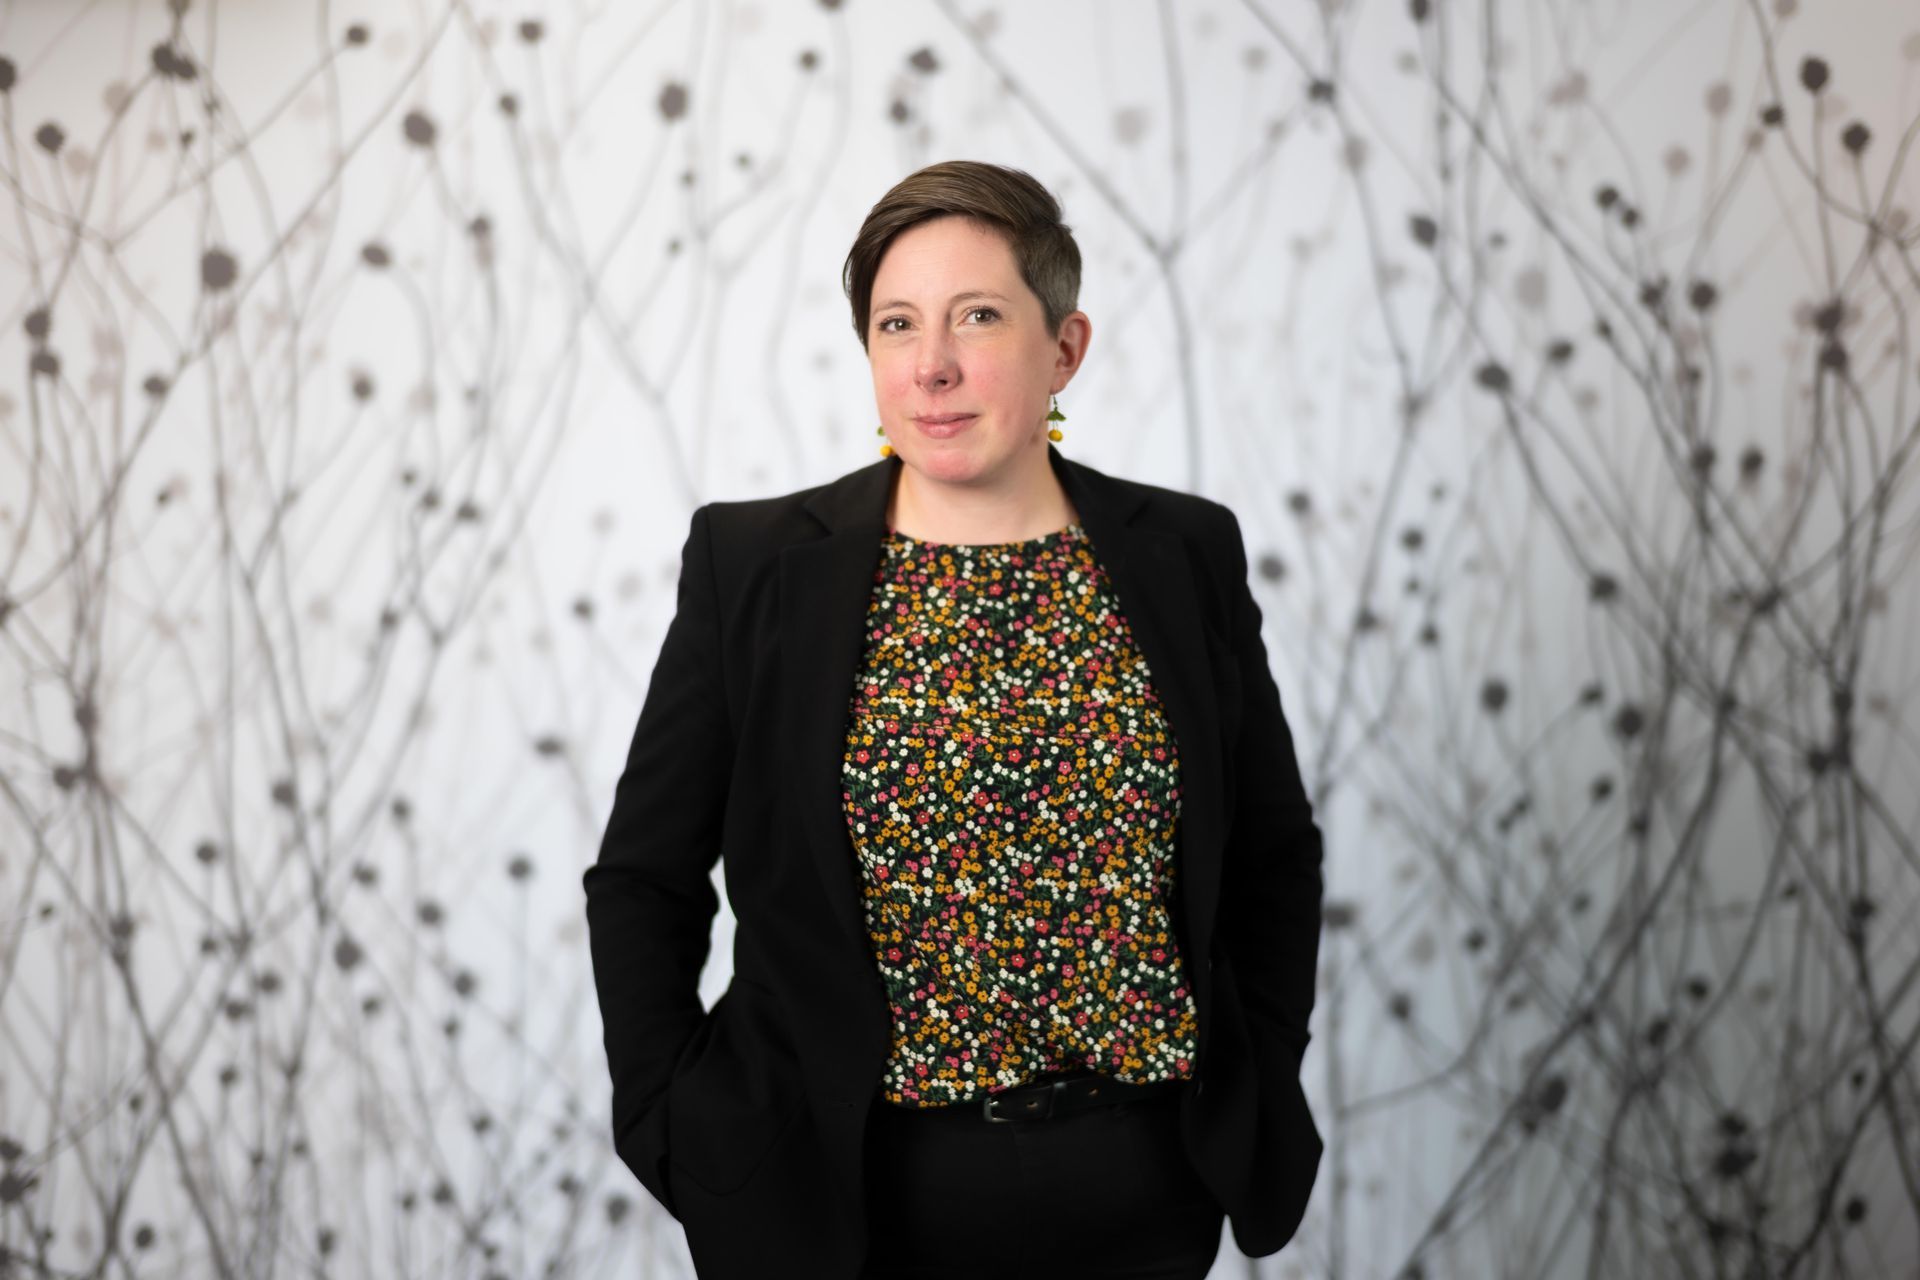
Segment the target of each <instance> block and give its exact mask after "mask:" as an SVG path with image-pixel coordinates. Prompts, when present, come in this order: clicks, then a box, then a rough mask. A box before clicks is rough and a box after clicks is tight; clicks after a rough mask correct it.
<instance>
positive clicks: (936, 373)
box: [913, 333, 960, 390]
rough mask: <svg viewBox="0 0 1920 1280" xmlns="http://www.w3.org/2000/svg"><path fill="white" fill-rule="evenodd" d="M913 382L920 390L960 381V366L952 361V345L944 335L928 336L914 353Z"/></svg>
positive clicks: (955, 361) (954, 360)
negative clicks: (917, 384) (918, 385)
mask: <svg viewBox="0 0 1920 1280" xmlns="http://www.w3.org/2000/svg"><path fill="white" fill-rule="evenodd" d="M913 376H914V381H915V382H917V383H919V384H920V386H921V387H922V388H925V389H929V390H931V389H932V388H935V387H947V386H951V385H953V384H954V383H956V382H958V381H959V380H960V364H959V361H957V360H956V359H954V353H953V344H952V342H951V341H950V340H949V339H948V337H947V335H946V334H944V333H937V334H930V335H929V336H928V337H926V338H925V339H923V340H922V341H921V343H920V349H919V350H918V351H916V352H915V353H914V365H913Z"/></svg>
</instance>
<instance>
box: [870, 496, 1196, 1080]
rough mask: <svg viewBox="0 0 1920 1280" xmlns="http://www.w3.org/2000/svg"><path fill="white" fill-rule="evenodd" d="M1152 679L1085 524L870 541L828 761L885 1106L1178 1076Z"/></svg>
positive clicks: (1187, 1063)
mask: <svg viewBox="0 0 1920 1280" xmlns="http://www.w3.org/2000/svg"><path fill="white" fill-rule="evenodd" d="M1149 677H1150V672H1149V671H1148V668H1147V663H1146V659H1145V658H1144V657H1143V656H1142V655H1141V653H1140V652H1139V650H1138V649H1137V648H1136V647H1135V645H1134V642H1133V636H1132V633H1131V631H1130V629H1129V628H1128V625H1127V621H1126V618H1125V617H1124V615H1123V614H1122V613H1121V610H1120V606H1119V601H1118V600H1117V598H1116V597H1115V594H1114V591H1113V587H1112V583H1111V581H1110V580H1109V579H1108V577H1107V575H1106V573H1105V572H1104V570H1102V568H1101V567H1100V563H1099V561H1098V560H1097V559H1096V558H1095V556H1094V550H1093V546H1092V543H1091V541H1090V539H1089V538H1088V535H1087V532H1086V530H1085V529H1084V528H1083V527H1082V526H1081V525H1079V524H1078V523H1075V524H1070V525H1068V526H1067V527H1066V528H1064V529H1061V530H1057V531H1055V532H1053V533H1050V534H1046V535H1044V536H1042V537H1039V538H1033V539H1028V540H1026V541H1023V542H1007V543H996V544H991V545H963V544H957V543H937V542H923V541H920V540H918V539H915V538H910V537H908V536H906V535H905V534H902V533H899V532H889V533H888V534H887V535H886V536H885V538H884V540H883V544H882V555H881V560H880V565H879V568H878V569H877V570H876V571H875V574H874V581H873V590H872V594H871V596H870V598H869V603H868V608H867V617H866V640H865V648H864V656H863V660H862V663H861V666H860V668H859V671H858V673H857V675H856V678H855V681H854V689H853V692H852V695H851V697H850V698H849V703H848V705H849V716H848V726H847V738H846V755H845V759H844V763H843V767H842V771H841V777H842V782H843V787H844V789H843V799H844V801H845V808H846V816H847V825H848V830H849V832H850V834H851V835H852V838H853V845H854V848H855V851H856V853H857V855H858V858H859V866H860V874H861V879H862V886H863V905H864V909H865V920H866V925H867V933H868V938H869V941H870V942H871V945H872V947H873V952H874V959H875V962H876V963H877V965H878V966H879V971H880V976H881V979H882V982H883V984H884V986H885V988H886V992H887V997H888V1003H889V1006H890V1007H891V1010H892V1014H893V1037H892V1050H891V1052H890V1054H889V1056H888V1060H887V1063H886V1067H885V1070H884V1072H883V1079H882V1081H881V1092H882V1093H883V1095H884V1096H885V1097H886V1098H887V1099H888V1100H889V1101H891V1102H894V1103H898V1104H901V1105H906V1106H921V1107H931V1106H946V1105H951V1104H954V1103H960V1102H967V1101H972V1100H977V1099H978V1098H979V1097H980V1095H981V1094H983V1093H987V1092H996V1093H997V1092H1000V1091H1002V1090H1004V1089H1008V1088H1012V1087H1014V1086H1015V1085H1019V1084H1023V1083H1026V1082H1027V1081H1029V1080H1032V1079H1035V1078H1036V1077H1038V1076H1040V1075H1041V1074H1042V1073H1045V1072H1053V1071H1060V1070H1066V1069H1072V1068H1077V1067H1086V1068H1090V1069H1093V1070H1097V1071H1102V1072H1105V1073H1106V1074H1108V1075H1111V1076H1114V1077H1115V1078H1117V1079H1121V1080H1126V1081H1131V1082H1134V1083H1147V1082H1150V1081H1157V1080H1172V1079H1181V1078H1186V1077H1190V1076H1192V1075H1193V1074H1195V1071H1194V1063H1195V1048H1196V1040H1197V1031H1198V1014H1197V1011H1196V1009H1195V1007H1194V1002H1193V995H1192V991H1191V989H1190V988H1189V986H1188V984H1187V981H1186V976H1185V965H1184V960H1183V957H1182V955H1181V952H1180V947H1179V945H1178V942H1177V939H1176V930H1175V928H1174V926H1173V923H1172V919H1171V916H1170V913H1169V911H1168V907H1167V903H1168V902H1170V901H1171V894H1172V891H1173V886H1174V877H1175V870H1176V867H1175V860H1174V850H1175V848H1176V841H1177V835H1178V826H1179V815H1180V803H1179V801H1180V769H1179V756H1178V753H1177V751H1176V750H1175V743H1174V740H1173V736H1172V734H1171V732H1170V730H1169V729H1168V726H1167V723H1166V720H1165V717H1164V715H1163V714H1162V710H1161V706H1160V702H1159V699H1158V698H1157V697H1156V696H1155V694H1154V691H1153V686H1152V684H1151V682H1150V678H1149Z"/></svg>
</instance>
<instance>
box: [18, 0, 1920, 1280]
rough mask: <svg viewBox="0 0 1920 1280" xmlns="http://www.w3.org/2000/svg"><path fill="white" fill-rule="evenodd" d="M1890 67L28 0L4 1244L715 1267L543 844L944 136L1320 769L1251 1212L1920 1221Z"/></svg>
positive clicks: (1479, 1255) (1594, 1228)
mask: <svg viewBox="0 0 1920 1280" xmlns="http://www.w3.org/2000/svg"><path fill="white" fill-rule="evenodd" d="M1917 132H1920V12H1917V11H1916V10H1915V9H1914V8H1913V7H1912V6H1910V5H1907V4H1895V3H1888V2H1887V0H1798V2H1797V0H1764V3H1763V2H1761V0H1750V2H1749V0H1684V2H1681V3H1666V2H1663V3H1655V2H1653V0H1583V2H1580V3H1575V2H1572V0H1477V2H1475V3H1466V2H1465V0H1318V2H1311V0H1180V2H1179V3H1177V4H1176V3H1173V0H1160V2H1158V3H1155V2H1154V0H1046V2H1039V0H1035V2H1025V0H1023V2H1022V3H1017V4H1016V3H1011V2H1009V0H999V2H997V3H994V2H990V0H965V2H964V3H960V2H956V0H901V2H899V3H888V4H880V3H876V2H875V0H845V2H840V0H833V2H827V0H760V2H759V3H745V2H737V0H712V2H708V0H640V2H637V3H630V4H605V3H601V4H595V3H588V2H586V0H574V2H573V3H564V4H563V3H549V4H538V3H534V2H533V0H521V2H520V3H519V4H518V5H508V4H503V3H496V2H494V0H406V2H404V3H395V2H388V3H379V4H376V3H372V2H371V0H225V2H222V3H211V2H208V0H173V2H172V3H161V2H159V0H123V2H121V3H115V4H107V3H97V2H95V3H83V2H81V0H65V2H61V3H56V2H55V0H0V170H3V171H4V180H5V181H4V191H0V311H4V315H3V316H0V369H4V370H5V371H6V372H5V373H4V375H0V907H4V911H3V913H0V1250H4V1252H3V1253H0V1275H21V1276H28V1275H33V1276H51V1275H62V1276H65V1275H76V1276H79V1275H87V1276H97V1275H115V1276H134V1275H138V1276H156V1277H157V1276H190V1277H210V1276H211V1277H242V1276H246V1277H251V1276H267V1275H285V1276H293V1275H302V1276H322V1275H326V1276H342V1277H355V1276H369V1277H371V1276H390V1277H403V1276H404V1277H422V1278H425V1277H442V1276H483V1277H495V1276H499V1277H519V1276H534V1275H541V1276H566V1277H611V1276H623V1277H625V1276H648V1275H653V1276H674V1275H686V1274H690V1271H689V1268H688V1267H687V1264H686V1257H685V1246H684V1241H683V1239H682V1238H681V1237H680V1235H679V1231H678V1228H677V1226H676V1224H674V1222H673V1221H672V1220H671V1219H670V1218H669V1217H667V1216H666V1215H665V1213H664V1212H663V1211H661V1210H660V1209H659V1207H658V1206H657V1205H656V1204H654V1203H653V1201H652V1200H651V1199H650V1198H649V1197H648V1196H647V1195H646V1194H645V1192H644V1191H642V1190H641V1189H640V1187H639V1185H638V1184H637V1183H636V1182H635V1181H634V1180H633V1178H632V1177H631V1175H630V1174H629V1173H628V1171H627V1170H626V1169H625V1167H624V1166H623V1165H621V1164H620V1162H619V1161H618V1160H617V1159H616V1158H615V1157H614V1155H613V1152H612V1149H611V1145H610V1138H611V1134H610V1131H609V1122H608V1118H607V1106H608V1088H609V1086H608V1080H607V1075H606V1064H605V1059H604V1056H603V1053H602V1050H601V1046H600V1024H599V1018H598V1013H597V1009H596V1006H595V1001H594V996H593V988H592V983H591V975H590V970H589V964H588V956H587V948H586V938H585V921H584V914H583V910H584V904H583V899H582V894H581V888H580V873H581V871H582V870H584V868H585V867H586V866H587V865H588V864H589V863H590V862H591V861H592V859H593V857H594V854H595V851H596V847H597V843H598V840H599V836H600V832H601V828H602V826H603V824H604V822H605V818H606V814H607V811H608V809H609V806H610V804H611V799H612V788H613V783H614V780H615V779H616V777H617V776H618V773H619V770H620V768H621V765H622V762H623V760H624V757H625V751H626V747H627V741H628V737H629V735H630V734H631V731H632V727H633V722H634V718H635V716H636V714H637V712H638V709H639V706H640V702H641V698H642V696H643V694H644V692H645V689H646V682H647V678H648V675H649V673H650V671H651V668H652V662H653V657H654V654H655V652H656V651H657V648H658V645H659V641H660V638H661V635H662V633H663V631H664V628H665V626H666V623H667V621H668V618H669V617H670V614H671V611H672V607H673V602H674V585H675V579H676V576H677V571H678V553H679V547H680V542H681V540H682V538H683V537H684V534H685V527H686V520H687V516H688V513H689V512H690V510H691V509H692V507H693V506H695V505H697V504H698V503H700V502H704V501H707V500H711V499H721V498H742V497H753V496H761V495H768V494H774V493H781V492H786V491H789V490H793V489H797V488H800V487H803V486H807V485H811V484H816V483H819V482H821V481H824V480H827V479H830V478H832V477H834V476H837V475H839V474H842V473H843V472H846V471H848V470H851V469H853V468H855V467H858V466H861V465H864V464H865V463H867V462H870V461H872V460H873V459H875V458H876V457H878V454H877V452H876V448H877V444H878V438H877V437H876V436H875V435H874V423H875V420H876V419H875V415H874V411H873V396H872V388H871V383H870V380H869V377H868V372H867V368H866V364H865V359H864V356H863V354H862V352H861V349H860V347H859V344H858V342H857V340H856V338H855V336H854V334H853V333H852V331H851V320H850V318H849V311H848V308H847V305H846V301H845V299H844V297H843V296H842V294H841V292H840V286H839V270H840V266H841V262H842V260H843V258H844V256H845V254H846V251H847V248H848V246H849V244H850V243H851V241H852V238H853V235H854V233H855V230H856V228H857V227H858V225H859V222H860V219H861V218H862V216H863V215H864V214H865V212H866V210H867V208H868V207H869V206H870V205H871V204H872V203H873V202H874V201H875V200H877V199H878V198H879V197H880V195H881V194H882V193H883V192H884V191H885V190H886V188H887V187H888V186H890V185H891V184H892V183H893V182H894V181H896V180H897V179H898V178H900V177H902V176H904V175H905V174H906V173H908V172H910V171H911V170H913V169H914V168H917V167H918V166H920V165H922V164H925V163H929V162H931V161H934V160H940V159H946V158H954V157H966V158H975V159H984V160H992V161H996V162H1000V163H1004V164H1011V165H1014V166H1017V167H1020V168H1023V169H1025V170H1027V171H1029V172H1031V173H1032V174H1034V176H1036V177H1037V178H1039V179H1040V180H1041V181H1042V182H1044V183H1046V184H1047V185H1048V186H1049V187H1050V188H1051V189H1053V190H1054V191H1055V192H1056V193H1057V194H1058V195H1059V196H1060V197H1061V199H1062V201H1063V203H1064V205H1065V209H1066V218H1067V221H1068V222H1069V223H1070V224H1071V226H1072V227H1073V228H1074V231H1075V233H1076V235H1077V236H1078V238H1079V242H1080V245H1081V248H1082V251H1083V253H1084V255H1085V277H1084V286H1083V290H1082V295H1081V305H1082V307H1083V308H1084V309H1085V310H1086V311H1087V312H1088V313H1089V314H1090V315H1091V317H1092V319H1093V341H1092V345H1091V349H1090V352H1089V355H1088V360H1087V363H1086V365H1085V367H1084V369H1083V370H1082V372H1081V373H1080V374H1079V376H1078V377H1077V378H1076V379H1075V380H1074V382H1073V384H1072V386H1071V387H1069V388H1068V389H1067V391H1066V392H1064V393H1063V394H1062V395H1061V397H1060V405H1061V408H1062V410H1063V411H1064V412H1065V413H1066V414H1067V415H1068V421H1067V422H1066V423H1065V424H1064V427H1065V431H1066V438H1065V440H1064V441H1063V442H1062V443H1061V445H1060V448H1061V449H1062V450H1063V451H1064V452H1066V453H1067V454H1069V455H1072V456H1074V457H1078V458H1081V459H1083V460H1085V461H1087V462H1089V463H1091V464H1093V465H1095V466H1097V467H1099V468H1101V469H1103V470H1107V471H1109V472H1112V473H1114V474H1117V475H1122V476H1127V477H1131V478H1136V479H1142V480H1149V481H1153V482H1156V483H1161V484H1169V485H1172V486H1175V487H1178V488H1183V489H1188V490H1191V491H1194V492H1199V493H1204V494H1206V495H1208V496H1210V497H1213V498H1216V499H1218V500H1220V501H1222V502H1225V503H1227V504H1228V505H1230V506H1231V507H1233V509H1234V510H1235V511H1236V512H1237V513H1238V515H1239V517H1240V520H1241V522H1242V525H1243V527H1244V528H1245V530H1246V533H1247V537H1248V539H1249V541H1250V543H1251V544H1252V545H1251V548H1250V550H1251V551H1252V553H1253V559H1254V566H1253V567H1254V573H1255V575H1256V577H1255V582H1254V589H1255V592H1256V595H1257V597H1258V599H1259V600H1260V602H1261V604H1262V607H1263V610H1264V612H1265V626H1266V638H1267V644H1268V647H1269V649H1270V652H1271V654H1272V657H1273V662H1274V675H1275V678H1276V679H1277V681H1278V682H1279V685H1280V688H1281V691H1282V694H1283V698H1284V701H1285V705H1286V707H1287V710H1288V715H1289V717H1290V719H1291V721H1292V724H1293V728H1294V732H1295V736H1296V743H1297V746H1298V748H1299V752H1300V762H1301V766H1302V769H1303V771H1304V773H1305V775H1306V777H1307V781H1308V785H1309V787H1310V789H1311V791H1312V793H1313V795H1314V796H1315V798H1316V800H1317V802H1318V805H1319V815H1320V820H1321V823H1322V826H1323V828H1324V830H1325V832H1326V835H1327V879H1328V899H1327V904H1326V913H1327V920H1326V934H1325V936H1324V939H1323V943H1322V951H1321V955H1322V967H1321V980H1322V995H1321V999H1320V1004H1319V1006H1318V1008H1317V1009H1316V1011H1315V1022H1314V1031H1315V1040H1314V1044H1313V1046H1312V1048H1311V1050H1310V1051H1309V1053H1308V1055H1307V1059H1306V1064H1305V1079H1306V1085H1307V1092H1308V1096H1309V1098H1310V1099H1311V1100H1312V1101H1313V1103H1314V1106H1315V1110H1316V1113H1317V1115H1318V1117H1319V1120H1320V1125H1321V1128H1322V1130H1323V1132H1324V1133H1325V1134H1326V1136H1327V1142H1328V1146H1327V1152H1326V1156H1325V1159H1324V1161H1323V1163H1322V1165H1321V1175H1320V1180H1319V1183H1318V1184H1317V1186H1316V1188H1315V1193H1314V1200H1313V1204H1312V1206H1311V1209H1310V1211H1309V1213H1308V1217H1307V1220H1306V1222H1305V1224H1304V1226H1303V1227H1302V1229H1301V1232H1300V1234H1299V1236H1298V1237H1296V1239H1295V1241H1294V1242H1293V1243H1292V1244H1291V1245H1290V1246H1289V1247H1288V1248H1287V1249H1286V1250H1285V1251H1283V1252H1282V1253H1281V1254H1279V1255H1277V1256H1275V1257H1270V1258H1266V1259H1261V1260H1259V1262H1258V1263H1255V1262H1253V1261H1250V1260H1246V1259H1242V1258H1240V1257H1239V1255H1238V1253H1237V1250H1235V1248H1234V1246H1233V1244H1232V1241H1231V1238H1230V1237H1229V1238H1228V1239H1227V1240H1226V1241H1225V1242H1224V1243H1223V1246H1222V1253H1221V1257H1220V1259H1219V1262H1218V1264H1217V1266H1216V1268H1215V1271H1214V1274H1215V1275H1216V1276H1236V1277H1238V1276H1263V1277H1309V1276H1311V1277H1322V1276H1325V1277H1390V1276H1406V1277H1423V1278H1428V1277H1431V1278H1438V1277H1454V1276H1461V1277H1493V1276H1499V1277H1563V1276H1564V1277H1613V1276H1618V1277H1634V1278H1636V1280H1638V1278H1642V1277H1666V1276H1674V1277H1748V1276H1776V1275H1777V1276H1800V1277H1887V1276H1910V1275H1914V1274H1916V1273H1920V1227H1917V1226H1916V1223H1917V1222H1920V1123H1917V1120H1920V1115H1917V1114H1916V1113H1917V1110H1920V1070H1917V1069H1916V1064H1915V1061H1914V1050H1915V1042H1916V1038H1917V1037H1920V989H1917V988H1920V930H1917V929H1916V927H1915V923H1916V920H1915V912H1916V893H1917V891H1920V847H1917V846H1920V737H1917V736H1916V729H1917V727H1920V726H1917V724H1916V712H1917V711H1920V707H1917V706H1916V689H1917V687H1920V683H1917V682H1920V644H1916V642H1915V640H1914V636H1915V634H1916V623H1917V622H1920V617H1916V612H1917V611H1920V593H1916V592H1915V591H1914V589H1913V588H1914V586H1915V577H1916V569H1915V564H1914V559H1915V554H1916V551H1920V525H1917V524H1916V520H1917V519H1920V502H1917V501H1916V493H1917V490H1916V483H1915V475H1914V472H1915V456H1914V455H1915V445H1916V441H1917V440H1920V416H1917V415H1920V396H1917V395H1916V394H1915V393H1916V392H1920V350H1916V345H1917V343H1920V338H1916V335H1915V333H1914V331H1913V325H1914V322H1915V320H1916V302H1917V301H1920V255H1917V254H1916V241H1917V239H1920V226H1916V225H1915V218H1914V212H1915V209H1916V208H1917V207H1920V184H1917V183H1916V178H1915V173H1914V169H1915V156H1914V145H1915V138H1916V133H1917ZM731 930H732V921H731V917H730V916H729V915H728V914H727V913H726V912H725V911H724V910H723V912H722V915H721V918H720V919H719V920H718V921H717V922H716V935H715V942H714V952H713V960H712V963H711V964H710V965H709V968H708V972H707V974H706V975H705V979H704V984H703V986H704V994H705V996H706V998H707V999H708V1000H709V1001H710V1000H711V999H712V997H713V996H714V995H715V994H717V993H718V992H719V991H720V990H722V989H723V988H724V987H725V985H726V981H727V978H728V975H729V972H730V956H731V947H730V939H731ZM803 1261H804V1260H803V1259H801V1258H799V1257H796V1266H797V1267H799V1266H800V1265H801V1264H802V1263H803Z"/></svg>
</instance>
